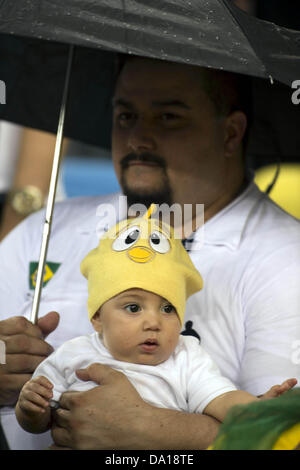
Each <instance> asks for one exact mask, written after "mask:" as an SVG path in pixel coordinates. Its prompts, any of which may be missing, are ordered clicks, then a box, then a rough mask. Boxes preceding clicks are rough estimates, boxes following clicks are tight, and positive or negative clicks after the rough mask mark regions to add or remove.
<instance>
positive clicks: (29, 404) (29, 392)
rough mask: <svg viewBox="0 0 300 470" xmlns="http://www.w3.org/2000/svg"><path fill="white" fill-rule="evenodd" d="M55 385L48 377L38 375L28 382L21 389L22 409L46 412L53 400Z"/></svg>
mask: <svg viewBox="0 0 300 470" xmlns="http://www.w3.org/2000/svg"><path fill="white" fill-rule="evenodd" d="M52 388H53V385H52V383H51V382H49V380H48V379H46V377H43V376H38V377H35V378H34V379H31V380H29V381H28V382H26V384H25V385H24V387H23V388H22V390H21V393H20V397H19V406H20V408H21V409H22V411H24V412H26V413H29V414H33V413H45V411H46V408H47V407H48V406H49V400H51V398H52V396H53V393H52Z"/></svg>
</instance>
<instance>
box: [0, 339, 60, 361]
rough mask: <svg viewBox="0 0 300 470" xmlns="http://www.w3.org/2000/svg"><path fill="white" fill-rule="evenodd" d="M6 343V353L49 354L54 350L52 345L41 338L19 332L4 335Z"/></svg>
mask: <svg viewBox="0 0 300 470" xmlns="http://www.w3.org/2000/svg"><path fill="white" fill-rule="evenodd" d="M2 341H4V343H5V352H6V354H18V353H25V354H36V355H39V356H49V354H51V353H52V352H53V348H52V346H50V344H48V343H47V342H46V341H44V340H43V339H40V338H35V337H32V336H28V335H26V334H17V335H13V336H2Z"/></svg>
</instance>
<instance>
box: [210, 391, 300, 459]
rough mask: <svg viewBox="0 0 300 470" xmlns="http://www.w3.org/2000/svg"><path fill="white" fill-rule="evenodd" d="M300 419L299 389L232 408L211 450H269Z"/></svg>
mask: <svg viewBox="0 0 300 470" xmlns="http://www.w3.org/2000/svg"><path fill="white" fill-rule="evenodd" d="M299 422H300V388H296V389H294V390H290V391H289V392H286V393H285V394H284V395H281V396H280V397H278V398H272V399H270V400H262V401H259V402H254V403H251V404H249V405H239V406H235V407H234V408H232V410H231V411H230V412H229V413H228V415H227V416H226V418H225V420H224V422H223V424H222V425H221V427H220V431H219V434H218V436H217V438H216V440H215V442H214V443H213V445H212V450H271V449H272V447H273V446H274V444H275V442H276V441H277V439H278V437H279V436H280V435H281V434H282V433H283V432H284V431H285V430H287V429H289V428H291V427H292V426H294V425H295V424H297V423H299Z"/></svg>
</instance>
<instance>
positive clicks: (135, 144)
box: [128, 119, 156, 153]
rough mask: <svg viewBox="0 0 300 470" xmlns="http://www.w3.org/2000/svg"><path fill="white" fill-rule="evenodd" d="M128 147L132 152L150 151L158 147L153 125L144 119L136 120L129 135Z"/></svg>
mask: <svg viewBox="0 0 300 470" xmlns="http://www.w3.org/2000/svg"><path fill="white" fill-rule="evenodd" d="M128 147H129V149H130V150H131V151H132V152H135V153H141V152H145V151H146V152H149V151H153V150H155V149H156V143H155V138H154V135H153V130H152V128H151V125H150V124H149V123H147V122H146V121H145V120H143V119H139V120H137V121H136V122H135V124H134V126H133V127H132V128H131V130H130V133H129V137H128Z"/></svg>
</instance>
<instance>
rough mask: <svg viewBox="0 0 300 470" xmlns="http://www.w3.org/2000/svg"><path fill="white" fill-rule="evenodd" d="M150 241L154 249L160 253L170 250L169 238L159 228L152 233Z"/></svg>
mask: <svg viewBox="0 0 300 470" xmlns="http://www.w3.org/2000/svg"><path fill="white" fill-rule="evenodd" d="M149 242H150V245H151V247H152V248H153V250H155V251H157V252H158V253H162V254H163V253H167V252H168V251H169V250H170V242H169V240H168V239H167V237H165V235H163V234H162V233H161V232H159V231H158V230H155V231H154V232H152V233H151V235H150V237H149Z"/></svg>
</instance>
